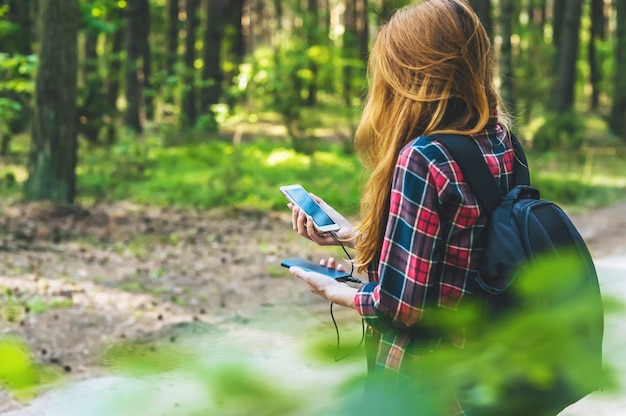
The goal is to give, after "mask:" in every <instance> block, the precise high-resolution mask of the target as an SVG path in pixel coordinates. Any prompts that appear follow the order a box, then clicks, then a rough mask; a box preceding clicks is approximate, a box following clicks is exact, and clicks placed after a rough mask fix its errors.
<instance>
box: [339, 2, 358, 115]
mask: <svg viewBox="0 0 626 416" xmlns="http://www.w3.org/2000/svg"><path fill="white" fill-rule="evenodd" d="M356 1H357V0H346V9H345V10H344V14H343V25H344V27H345V31H344V33H343V46H342V56H343V100H344V103H345V104H346V105H347V106H348V107H351V106H352V93H353V91H352V85H353V83H352V80H353V78H354V76H355V72H356V71H355V70H354V69H355V62H356V61H357V59H358V53H359V51H358V43H357V42H358V31H357V26H356V23H357V19H356Z"/></svg>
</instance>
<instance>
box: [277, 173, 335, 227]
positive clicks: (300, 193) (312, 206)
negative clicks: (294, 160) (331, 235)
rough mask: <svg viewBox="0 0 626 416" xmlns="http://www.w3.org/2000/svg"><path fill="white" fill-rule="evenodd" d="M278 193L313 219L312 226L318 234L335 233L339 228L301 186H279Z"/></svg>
mask: <svg viewBox="0 0 626 416" xmlns="http://www.w3.org/2000/svg"><path fill="white" fill-rule="evenodd" d="M280 192H282V193H283V195H285V197H286V198H287V199H288V200H289V201H291V202H293V203H294V204H296V205H297V206H298V207H299V208H300V209H301V210H302V211H304V213H305V214H307V215H309V216H310V217H311V218H313V225H315V228H316V229H317V230H318V231H319V232H321V233H327V232H329V231H337V230H338V229H339V228H340V227H339V225H338V224H336V223H335V222H334V221H333V220H332V219H331V218H330V217H329V216H328V214H326V212H325V211H324V210H323V209H322V207H320V205H319V204H318V203H317V202H315V200H314V199H313V198H311V195H309V193H308V192H307V191H306V190H305V189H304V188H303V187H302V186H301V185H297V184H295V185H285V186H281V187H280Z"/></svg>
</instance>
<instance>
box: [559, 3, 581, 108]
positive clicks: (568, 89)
mask: <svg viewBox="0 0 626 416" xmlns="http://www.w3.org/2000/svg"><path fill="white" fill-rule="evenodd" d="M582 4H583V0H568V1H567V3H566V6H565V16H564V21H563V32H562V36H561V48H560V51H561V52H560V54H559V67H558V68H559V70H558V77H557V89H556V94H555V99H556V106H555V107H556V110H557V112H559V113H564V112H567V111H569V110H571V109H572V107H573V105H574V98H575V97H574V89H575V83H576V61H577V59H578V47H579V38H580V35H579V32H580V19H581V13H582Z"/></svg>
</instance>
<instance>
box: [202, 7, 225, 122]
mask: <svg viewBox="0 0 626 416" xmlns="http://www.w3.org/2000/svg"><path fill="white" fill-rule="evenodd" d="M204 4H205V13H204V14H205V18H206V25H205V28H204V42H203V43H204V45H203V48H204V51H203V61H204V67H203V69H202V81H203V83H208V85H204V87H203V88H202V97H201V100H200V101H201V110H202V112H204V113H212V110H211V106H212V105H213V104H217V103H218V102H219V100H220V97H221V96H222V83H223V82H224V73H223V71H222V39H223V37H224V27H223V22H224V1H223V0H205V3H204Z"/></svg>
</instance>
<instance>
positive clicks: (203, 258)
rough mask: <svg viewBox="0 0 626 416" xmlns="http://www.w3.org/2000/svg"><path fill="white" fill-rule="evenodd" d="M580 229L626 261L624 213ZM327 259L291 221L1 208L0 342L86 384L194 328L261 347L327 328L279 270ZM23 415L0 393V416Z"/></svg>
mask: <svg viewBox="0 0 626 416" xmlns="http://www.w3.org/2000/svg"><path fill="white" fill-rule="evenodd" d="M574 221H575V222H576V223H577V225H578V226H579V227H580V230H581V232H582V234H583V236H584V237H585V238H586V239H587V241H588V242H589V245H590V249H591V250H592V253H593V254H594V256H595V257H597V258H603V257H611V256H612V257H616V256H618V257H619V256H626V202H622V203H619V204H616V205H613V206H611V207H608V208H605V209H601V210H597V211H594V212H590V213H586V214H583V215H577V216H574ZM326 254H332V255H335V256H339V257H341V252H340V251H338V249H336V248H330V249H321V248H316V247H315V246H313V245H312V244H311V243H310V242H307V241H305V240H303V239H301V238H299V237H298V236H297V235H295V234H294V233H293V232H291V231H290V222H289V216H288V212H281V213H271V214H268V215H265V214H259V213H256V212H246V211H238V212H230V213H224V212H219V211H213V212H209V213H207V212H200V211H198V212H193V211H181V210H172V209H156V208H145V207H138V206H133V205H115V206H100V207H96V208H94V209H92V210H90V211H84V210H79V209H76V208H59V207H52V206H48V205H40V204H34V205H19V206H10V207H4V209H3V212H2V213H1V214H0V256H2V262H0V335H7V334H13V335H16V336H19V337H20V338H22V339H24V340H25V341H26V342H27V343H28V345H29V346H30V348H31V350H32V352H33V354H34V356H35V358H36V359H37V360H38V361H40V362H43V363H47V364H51V365H53V366H57V367H58V368H59V369H61V371H63V372H65V373H67V374H69V375H70V377H71V378H74V379H80V378H89V377H93V376H95V375H97V374H100V373H102V371H101V369H102V366H101V364H102V362H101V357H102V353H103V352H104V351H105V350H106V348H107V346H109V345H111V344H113V343H119V342H124V341H128V340H147V339H155V338H163V337H169V338H170V339H173V337H175V331H176V329H177V328H180V327H181V326H184V325H189V324H193V323H194V322H195V323H200V324H204V325H206V326H209V327H222V328H224V327H229V328H230V329H231V330H232V331H235V332H236V331H237V330H238V329H242V330H244V332H245V333H246V334H248V336H252V338H254V335H253V334H255V333H257V332H255V331H254V329H255V328H254V323H255V322H258V321H255V319H259V316H261V315H263V314H264V313H266V315H267V316H270V315H271V316H276V315H282V316H283V317H285V316H287V315H294V316H300V317H303V316H313V317H315V316H318V317H322V316H323V319H324V320H325V322H326V323H327V319H328V316H327V309H326V308H327V305H326V304H324V303H321V302H319V301H318V300H317V299H316V298H315V297H313V296H311V295H310V293H308V291H307V290H306V289H305V288H304V287H303V286H302V284H301V283H300V282H298V281H296V280H294V279H292V278H291V276H290V275H289V274H288V273H287V272H286V270H284V269H282V268H281V267H280V266H279V261H280V259H281V258H284V257H292V256H303V257H312V258H319V257H321V256H323V255H326ZM259 311H261V313H260V312H259ZM268 311H269V312H268ZM311 312H313V313H311ZM266 324H267V325H266V327H268V328H270V327H271V326H272V324H271V322H270V323H267V322H266ZM311 324H312V325H315V324H316V323H315V322H312V323H311ZM172 331H174V332H172ZM242 333H243V332H242ZM172 334H174V335H172ZM251 334H252V335H251ZM257 335H258V339H257V341H259V342H260V341H261V338H262V335H260V334H259V333H257ZM250 342H252V343H254V342H255V341H254V339H251V340H250ZM19 407H20V405H19V404H18V403H17V402H15V401H13V400H11V399H10V398H8V397H7V396H6V395H3V394H2V393H0V412H3V411H8V410H12V409H17V408H19Z"/></svg>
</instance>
